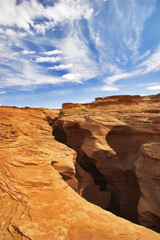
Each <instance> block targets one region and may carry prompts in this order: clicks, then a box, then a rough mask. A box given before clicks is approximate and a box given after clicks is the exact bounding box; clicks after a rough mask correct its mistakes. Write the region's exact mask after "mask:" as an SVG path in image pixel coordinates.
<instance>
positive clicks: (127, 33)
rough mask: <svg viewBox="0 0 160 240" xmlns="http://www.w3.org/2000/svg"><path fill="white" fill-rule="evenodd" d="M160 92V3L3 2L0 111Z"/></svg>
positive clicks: (0, 3) (0, 10)
mask: <svg viewBox="0 0 160 240" xmlns="http://www.w3.org/2000/svg"><path fill="white" fill-rule="evenodd" d="M159 92H160V1H159V0H17V1H16V0H5V1H0V105H2V106H18V107H23V106H30V107H49V108H60V107H61V105H62V103H64V102H81V103H82V102H90V101H93V100H94V98H95V97H104V96H110V95H121V94H131V95H136V94H139V95H150V94H157V93H159Z"/></svg>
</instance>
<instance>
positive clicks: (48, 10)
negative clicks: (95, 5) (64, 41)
mask: <svg viewBox="0 0 160 240" xmlns="http://www.w3.org/2000/svg"><path fill="white" fill-rule="evenodd" d="M92 13H93V9H92V8H88V5H87V4H86V3H84V4H83V5H82V4H81V1H80V0H77V1H75V2H73V1H71V0H61V1H58V2H55V4H54V5H53V6H49V5H48V6H43V4H41V3H39V2H38V1H37V0H30V1H22V2H20V4H17V1H16V0H7V1H5V4H4V3H3V2H2V1H1V2H0V24H1V25H3V26H17V27H19V28H23V29H25V30H26V31H28V32H31V28H30V26H32V28H34V29H35V30H37V26H41V25H42V26H43V28H44V27H45V28H46V29H49V28H51V27H52V28H53V27H54V26H55V25H56V24H58V23H59V22H62V21H65V20H74V19H78V18H81V17H82V16H83V17H85V18H89V17H90V16H91V15H92ZM38 18H41V19H42V18H45V19H44V21H43V22H42V24H40V23H39V22H38V23H36V22H35V21H34V20H36V19H38ZM47 20H49V22H48V21H47Z"/></svg>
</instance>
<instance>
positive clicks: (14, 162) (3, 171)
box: [0, 97, 160, 240]
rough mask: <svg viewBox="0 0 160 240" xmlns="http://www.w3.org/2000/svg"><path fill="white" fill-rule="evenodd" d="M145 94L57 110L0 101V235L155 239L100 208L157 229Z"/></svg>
mask: <svg viewBox="0 0 160 240" xmlns="http://www.w3.org/2000/svg"><path fill="white" fill-rule="evenodd" d="M124 98H125V97H124ZM148 98H149V99H151V100H143V99H141V98H140V99H139V98H137V99H138V100H136V101H139V103H130V104H131V105H128V104H125V103H124V100H123V101H122V102H123V103H120V104H122V105H120V104H119V103H118V104H116V103H114V104H113V105H114V106H113V105H112V104H111V103H109V105H108V106H107V107H106V105H105V104H104V102H105V101H112V100H113V101H115V102H116V101H118V100H115V98H113V99H112V98H111V99H109V100H108V98H107V99H105V100H103V99H100V100H96V101H95V102H94V103H91V104H88V105H76V107H75V105H74V104H73V105H74V106H73V105H72V104H71V105H70V106H72V108H68V107H67V108H65V109H62V110H61V111H60V113H59V110H51V109H44V108H39V109H32V108H22V109H19V108H15V107H0V239H1V240H15V239H16V240H27V239H30V240H37V239H38V240H51V239H52V240H82V239H83V240H108V239H110V240H124V239H125V240H137V239H141V240H153V239H154V240H159V239H160V237H159V234H158V233H156V232H154V231H151V230H149V229H147V228H145V227H142V226H138V225H136V224H133V223H131V222H129V221H127V220H125V219H123V218H120V217H117V216H115V215H114V214H113V213H111V212H109V211H106V210H103V209H102V208H104V209H109V210H110V211H112V212H115V213H116V214H117V215H119V216H120V215H121V216H122V215H123V217H126V218H128V219H129V218H130V219H131V220H132V219H133V220H134V221H135V222H136V221H137V216H138V217H139V219H140V222H141V223H142V224H144V225H146V226H148V227H156V230H157V229H158V224H159V221H158V220H156V219H158V214H159V208H158V207H159V204H158V196H159V195H158V190H159V188H158V186H159V182H158V178H159V172H158V171H159V170H158V169H159V168H158V166H159V165H158V164H159V162H158V161H159V160H158V159H159V153H158V149H159V146H158V144H159V142H158V141H159V122H158V117H159V112H156V113H155V111H159V110H158V109H159V102H158V101H157V103H156V99H157V97H155V100H153V101H152V97H148ZM153 98H154V97H153ZM117 99H119V98H118V97H117ZM147 101H151V103H150V104H149V105H148V107H147V104H148V102H147ZM97 103H98V104H97ZM100 103H102V105H101V104H100ZM144 103H145V105H144ZM123 104H124V109H123ZM66 106H67V105H66ZM144 106H145V107H144ZM118 109H119V110H118ZM129 109H130V110H129ZM135 109H136V111H135ZM142 109H143V111H142ZM129 111H130V112H129ZM148 111H149V112H148ZM135 112H136V114H135ZM142 113H144V114H142ZM140 130H141V131H140ZM144 130H145V131H144ZM117 133H118V134H119V135H118V136H119V140H120V144H121V145H120V146H123V147H124V148H123V149H125V150H126V151H123V150H122V149H121V147H120V146H119V144H118V142H119V140H118V139H117V142H116V141H115V135H116V136H117ZM52 134H53V135H54V136H55V139H54V137H53V135H52ZM138 136H141V137H140V140H137V139H139V138H138ZM148 136H149V137H150V140H152V142H150V141H148ZM143 139H145V141H144V140H143ZM135 141H136V142H137V143H135ZM60 142H61V143H60ZM129 143H131V144H132V146H133V151H132V150H131V149H132V148H131V147H129V146H130V144H129ZM127 144H128V145H127ZM66 145H68V146H70V147H71V148H73V149H74V150H73V149H71V148H69V147H68V146H66ZM139 148H140V151H139ZM155 149H156V150H155ZM133 158H134V161H133ZM148 161H149V164H150V165H148ZM133 162H134V163H133ZM144 164H145V167H144V166H143V165H144ZM147 166H148V167H147ZM77 180H78V181H77ZM147 185H148V186H149V188H147ZM150 186H151V188H150ZM77 191H78V192H79V193H80V195H82V196H84V197H85V198H86V199H88V200H89V201H90V202H92V203H94V204H97V205H99V206H101V207H102V208H100V207H98V206H96V205H93V204H91V203H89V202H88V201H86V200H85V199H84V198H82V197H81V196H80V195H79V194H78V193H77ZM153 194H155V195H153ZM154 196H155V197H156V198H155V199H154ZM132 198H134V200H133V199H132ZM128 200H129V202H128V203H127V202H126V201H128ZM149 201H150V202H151V205H150V207H149V206H148V203H149ZM156 201H157V202H156ZM137 206H138V214H137V211H136V213H135V212H134V211H135V209H137ZM132 208H133V209H132ZM127 211H130V213H128V215H127ZM148 211H149V214H148V215H147V212H148ZM147 219H148V221H147ZM151 219H152V222H153V224H152V226H151V221H150V220H151ZM153 225H154V226H153Z"/></svg>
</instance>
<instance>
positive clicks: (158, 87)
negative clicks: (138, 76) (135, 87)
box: [146, 85, 160, 90]
mask: <svg viewBox="0 0 160 240" xmlns="http://www.w3.org/2000/svg"><path fill="white" fill-rule="evenodd" d="M146 89H148V90H160V85H156V86H151V87H147V88H146Z"/></svg>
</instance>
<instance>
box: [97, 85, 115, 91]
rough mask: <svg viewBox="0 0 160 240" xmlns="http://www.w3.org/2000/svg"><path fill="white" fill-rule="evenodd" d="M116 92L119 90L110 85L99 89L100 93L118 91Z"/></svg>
mask: <svg viewBox="0 0 160 240" xmlns="http://www.w3.org/2000/svg"><path fill="white" fill-rule="evenodd" d="M118 90H119V88H118V87H114V86H111V85H108V86H103V87H102V88H101V91H109V92H112V91H118Z"/></svg>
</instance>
